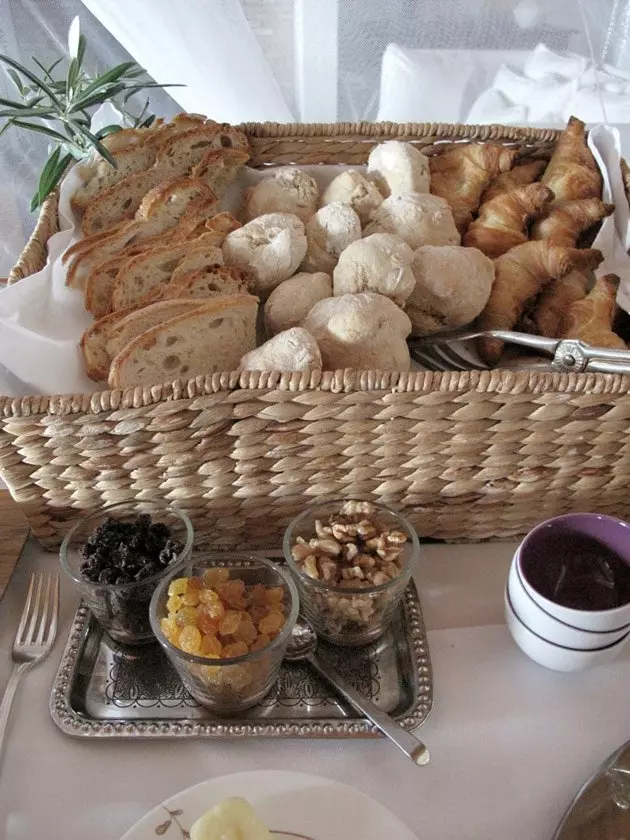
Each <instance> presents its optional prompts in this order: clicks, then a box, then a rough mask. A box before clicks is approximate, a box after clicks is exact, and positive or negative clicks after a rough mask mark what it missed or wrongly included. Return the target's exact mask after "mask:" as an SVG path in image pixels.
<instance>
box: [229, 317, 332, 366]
mask: <svg viewBox="0 0 630 840" xmlns="http://www.w3.org/2000/svg"><path fill="white" fill-rule="evenodd" d="M321 366H322V356H321V353H320V352H319V347H318V346H317V342H316V341H315V339H314V338H313V336H312V335H311V334H310V333H309V332H307V331H306V330H305V329H304V328H303V327H293V328H292V329H290V330H285V331H284V332H280V333H278V335H275V336H274V337H273V338H270V339H269V341H266V342H265V343H264V344H261V345H260V347H257V348H256V349H255V350H250V352H249V353H245V355H244V356H243V358H242V359H241V364H240V365H239V367H240V368H241V370H315V369H318V368H321Z"/></svg>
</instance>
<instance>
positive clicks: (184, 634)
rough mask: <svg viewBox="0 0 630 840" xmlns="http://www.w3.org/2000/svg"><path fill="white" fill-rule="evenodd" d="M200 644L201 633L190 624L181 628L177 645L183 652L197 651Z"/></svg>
mask: <svg viewBox="0 0 630 840" xmlns="http://www.w3.org/2000/svg"><path fill="white" fill-rule="evenodd" d="M200 645H201V633H200V632H199V630H197V628H196V627H194V626H193V625H191V624H188V625H187V626H186V627H184V628H182V631H181V633H180V634H179V647H180V648H181V649H182V650H183V651H184V653H199V647H200Z"/></svg>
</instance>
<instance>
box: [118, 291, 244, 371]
mask: <svg viewBox="0 0 630 840" xmlns="http://www.w3.org/2000/svg"><path fill="white" fill-rule="evenodd" d="M257 311H258V299H257V298H255V297H252V296H251V295H239V296H226V297H217V298H214V299H213V300H210V301H208V302H207V303H204V304H203V305H201V306H199V307H198V308H197V309H196V310H195V311H194V312H191V313H189V314H187V315H180V316H178V317H176V318H173V319H172V320H170V321H167V322H166V323H164V324H160V325H159V326H157V327H153V328H152V329H149V330H147V331H146V332H144V333H142V335H139V336H138V337H137V338H135V339H134V340H133V341H131V342H130V343H129V344H127V346H126V347H124V348H123V350H121V352H120V353H119V354H118V355H117V356H116V357H115V358H114V359H113V360H112V364H111V368H110V372H109V378H108V382H109V384H110V386H111V387H112V388H134V387H142V386H147V385H158V384H160V383H164V382H172V381H173V380H175V379H190V378H192V377H194V376H205V375H207V374H211V373H216V372H220V371H232V370H236V368H237V367H238V365H239V362H240V360H241V357H242V356H243V355H244V354H245V353H247V352H249V351H250V350H252V349H253V348H254V347H255V344H256V315H257Z"/></svg>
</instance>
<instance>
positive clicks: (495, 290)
mask: <svg viewBox="0 0 630 840" xmlns="http://www.w3.org/2000/svg"><path fill="white" fill-rule="evenodd" d="M602 260H603V255H602V252H601V251H598V250H596V249H595V248H584V249H579V248H561V247H558V246H557V245H550V244H549V242H546V241H544V240H541V241H539V242H525V243H523V245H517V246H516V248H512V250H511V251H508V252H507V254H503V256H501V257H499V258H498V259H497V260H495V261H494V268H495V278H494V285H493V286H492V291H491V292H490V298H489V300H488V303H487V304H486V308H485V309H484V311H483V312H482V313H481V316H480V319H479V323H478V326H479V329H482V330H497V329H499V330H510V329H512V328H513V327H514V326H515V324H516V323H517V322H518V321H519V319H520V317H521V316H522V314H523V312H524V310H525V306H526V304H527V301H528V300H532V299H534V298H535V297H536V296H537V295H538V294H539V292H540V291H541V290H542V289H543V288H544V287H545V286H546V285H547V284H548V283H549V282H550V281H551V280H553V279H555V280H558V279H560V278H562V277H566V275H567V274H569V272H571V271H574V270H575V269H584V270H585V269H589V268H595V267H596V266H598V265H599V264H600V262H601V261H602ZM478 349H479V353H480V354H481V357H482V358H483V359H484V360H485V361H486V362H488V364H496V363H497V362H498V361H499V358H500V357H501V353H502V352H503V342H502V341H500V340H499V339H496V338H487V337H486V338H480V339H479V342H478Z"/></svg>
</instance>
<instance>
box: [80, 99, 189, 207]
mask: <svg viewBox="0 0 630 840" xmlns="http://www.w3.org/2000/svg"><path fill="white" fill-rule="evenodd" d="M204 122H205V117H203V116H201V115H199V114H178V115H177V116H176V117H174V118H173V120H172V121H171V122H170V123H165V122H164V120H162V119H157V120H155V122H153V123H152V124H151V126H150V127H148V128H123V129H121V130H120V131H114V132H112V133H111V134H108V135H107V136H106V137H103V138H102V140H101V143H102V144H103V145H104V146H105V148H106V149H107V150H108V151H109V152H111V153H112V154H113V155H114V157H115V158H116V163H117V166H116V167H113V166H112V165H111V164H110V163H108V162H107V161H106V160H105V159H104V158H101V157H96V158H95V159H94V160H93V161H91V162H90V163H87V164H79V171H80V174H81V176H82V178H83V180H84V185H83V186H82V187H80V188H79V189H78V190H77V191H76V192H75V194H74V195H73V196H72V197H71V199H70V204H71V206H72V208H73V209H74V210H76V211H77V212H81V211H83V210H85V208H86V206H87V203H88V202H89V201H91V200H92V199H93V198H95V197H96V196H97V195H99V194H100V193H102V192H104V191H105V190H106V189H108V188H109V187H111V186H112V185H113V184H116V183H118V181H121V180H122V179H123V178H126V177H127V175H133V174H134V173H136V172H142V171H143V170H145V169H149V168H150V167H151V166H153V164H154V163H155V161H156V158H157V152H158V149H159V147H160V146H161V145H163V144H164V143H166V142H167V140H170V139H171V138H172V137H174V136H175V135H176V134H179V133H181V132H183V131H190V130H191V129H193V128H198V127H199V126H201V125H203V124H204Z"/></svg>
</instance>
